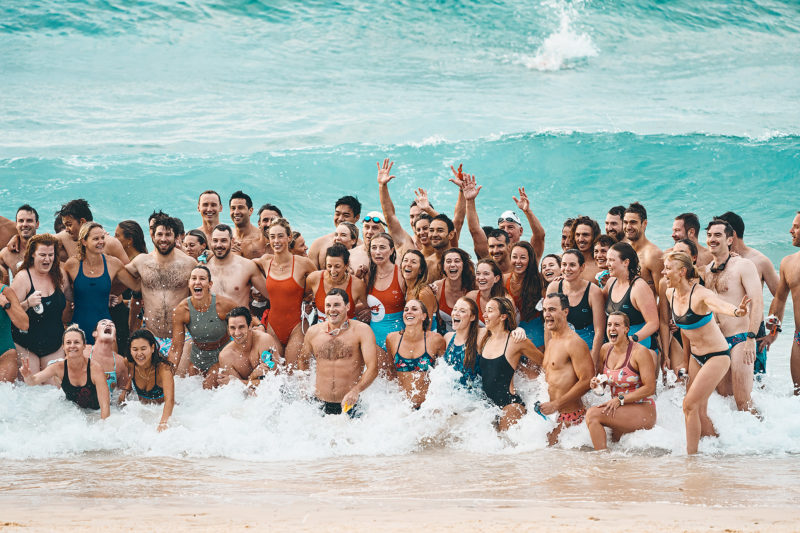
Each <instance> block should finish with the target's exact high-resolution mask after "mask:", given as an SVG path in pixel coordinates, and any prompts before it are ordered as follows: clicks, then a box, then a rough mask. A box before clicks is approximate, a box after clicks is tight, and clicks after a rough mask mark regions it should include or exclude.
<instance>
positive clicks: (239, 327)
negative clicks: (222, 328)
mask: <svg viewBox="0 0 800 533" xmlns="http://www.w3.org/2000/svg"><path fill="white" fill-rule="evenodd" d="M249 333H250V324H248V323H247V318H245V317H243V316H232V317H231V318H229V319H228V335H230V336H231V337H233V342H235V343H236V344H238V345H240V346H244V345H245V344H247V336H248V334H249Z"/></svg>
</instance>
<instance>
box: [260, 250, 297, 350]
mask: <svg viewBox="0 0 800 533" xmlns="http://www.w3.org/2000/svg"><path fill="white" fill-rule="evenodd" d="M294 259H295V257H294V256H292V271H291V273H290V274H289V277H288V278H286V279H275V278H271V277H270V275H269V271H270V270H271V269H272V263H273V262H274V261H275V260H274V259H273V260H272V261H270V263H269V268H268V269H267V293H268V295H269V306H270V313H269V325H270V326H272V331H274V332H275V335H277V336H278V341H279V342H280V343H281V344H283V345H284V346H286V343H287V342H289V336H290V335H291V334H292V330H293V329H294V327H295V326H296V325H297V324H299V323H300V317H301V310H302V306H303V295H304V294H305V288H304V287H302V286H301V285H300V284H299V283H297V282H296V281H295V279H294Z"/></svg>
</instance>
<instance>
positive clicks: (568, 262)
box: [561, 253, 586, 282]
mask: <svg viewBox="0 0 800 533" xmlns="http://www.w3.org/2000/svg"><path fill="white" fill-rule="evenodd" d="M585 268H586V265H582V264H580V261H579V260H578V258H577V257H575V254H574V253H571V254H564V255H563V256H561V273H562V274H563V275H564V279H566V280H567V281H569V282H573V281H575V280H577V279H578V278H580V277H581V274H582V273H583V271H584V269H585Z"/></svg>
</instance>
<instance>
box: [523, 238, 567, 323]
mask: <svg viewBox="0 0 800 533" xmlns="http://www.w3.org/2000/svg"><path fill="white" fill-rule="evenodd" d="M514 248H522V249H524V250H525V251H526V252H527V253H528V267H527V268H526V269H525V274H524V275H523V276H522V286H521V287H520V291H519V302H520V309H519V314H520V318H521V319H522V320H523V321H525V322H527V321H528V320H532V319H533V318H534V317H535V316H536V313H537V312H538V311H537V310H536V304H537V303H539V300H541V298H542V292H543V291H544V282H543V281H542V276H541V274H539V265H538V264H537V262H536V252H534V251H533V246H531V243H529V242H525V241H520V242H517V243H514V246H512V247H511V250H512V251H513V250H514ZM582 258H583V256H581V259H582Z"/></svg>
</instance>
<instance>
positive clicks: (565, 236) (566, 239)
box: [561, 226, 572, 251]
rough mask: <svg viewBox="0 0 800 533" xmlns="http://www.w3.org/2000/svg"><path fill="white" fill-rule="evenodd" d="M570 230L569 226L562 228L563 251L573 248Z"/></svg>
mask: <svg viewBox="0 0 800 533" xmlns="http://www.w3.org/2000/svg"><path fill="white" fill-rule="evenodd" d="M570 233H571V231H570V228H569V226H564V227H563V228H561V250H562V251H564V250H568V249H570V248H572V246H571V242H570V241H571V238H570Z"/></svg>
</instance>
